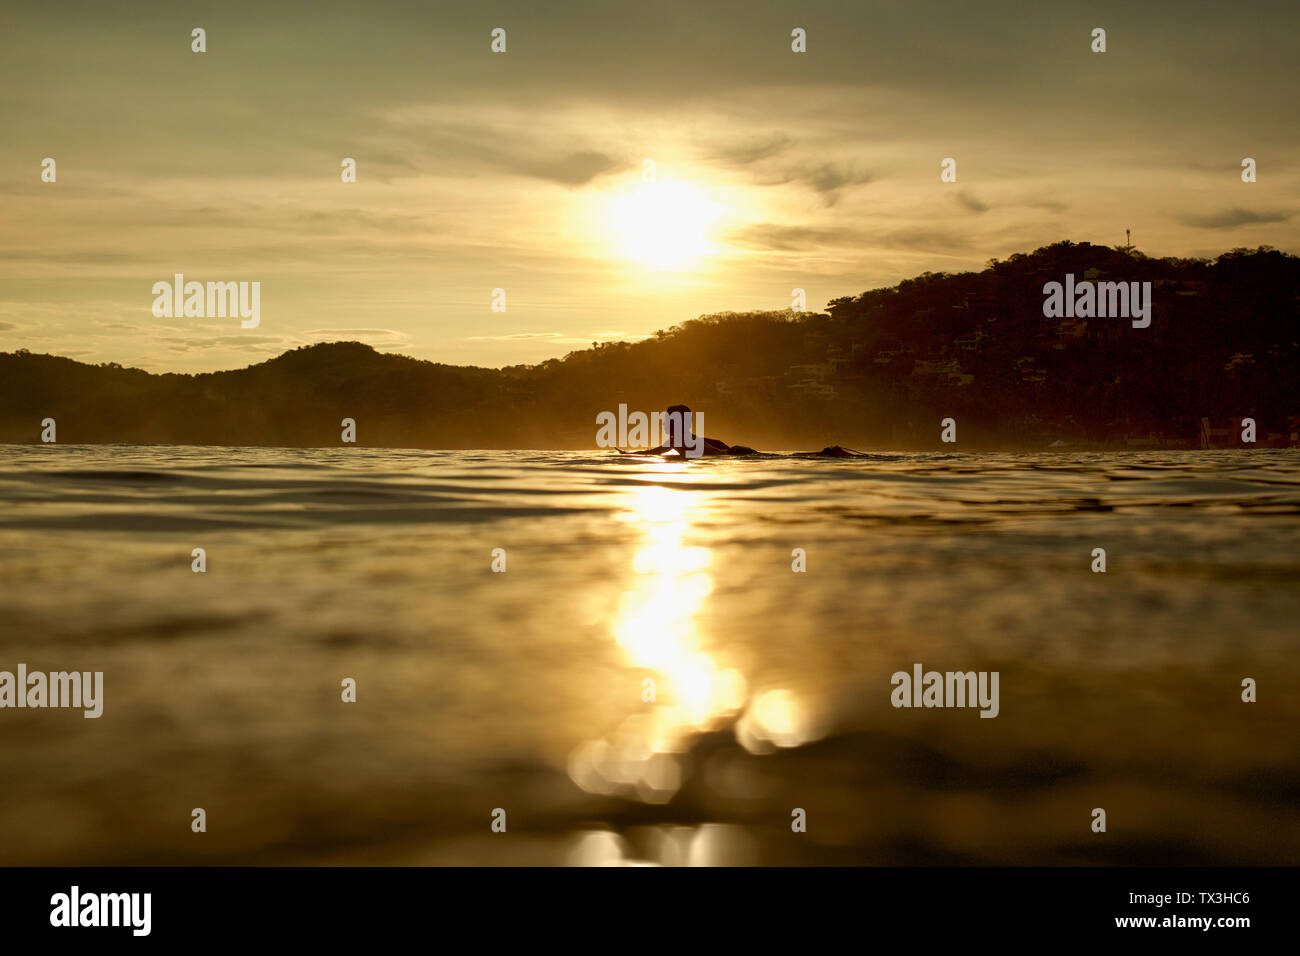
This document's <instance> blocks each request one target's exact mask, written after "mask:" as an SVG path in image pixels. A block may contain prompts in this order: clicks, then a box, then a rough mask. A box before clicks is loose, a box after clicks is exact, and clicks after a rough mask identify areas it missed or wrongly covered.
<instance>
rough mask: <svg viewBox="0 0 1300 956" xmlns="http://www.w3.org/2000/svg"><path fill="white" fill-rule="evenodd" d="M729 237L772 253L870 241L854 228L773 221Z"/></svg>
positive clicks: (743, 244) (731, 234)
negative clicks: (820, 226)
mask: <svg viewBox="0 0 1300 956" xmlns="http://www.w3.org/2000/svg"><path fill="white" fill-rule="evenodd" d="M727 239H728V240H729V241H730V242H732V243H734V244H735V245H738V246H742V247H745V248H749V249H761V250H766V251H770V252H798V251H801V250H807V249H808V248H809V247H825V246H839V245H853V244H863V243H866V242H867V241H868V240H867V237H866V236H865V235H863V234H862V233H861V232H858V231H857V230H854V229H844V228H838V227H836V228H817V227H815V226H782V225H779V224H777V223H772V222H763V223H758V224H756V225H753V226H747V227H745V228H744V229H738V230H736V231H735V232H732V233H730V234H729V235H728V236H727Z"/></svg>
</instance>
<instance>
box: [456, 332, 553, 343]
mask: <svg viewBox="0 0 1300 956" xmlns="http://www.w3.org/2000/svg"><path fill="white" fill-rule="evenodd" d="M465 338H466V340H467V341H470V342H521V341H526V340H528V339H562V338H564V333H563V332H512V333H510V334H509V335H467V336H465Z"/></svg>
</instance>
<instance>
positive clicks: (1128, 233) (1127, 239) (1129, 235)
mask: <svg viewBox="0 0 1300 956" xmlns="http://www.w3.org/2000/svg"><path fill="white" fill-rule="evenodd" d="M1124 251H1125V252H1132V251H1133V230H1131V229H1125V230H1124Z"/></svg>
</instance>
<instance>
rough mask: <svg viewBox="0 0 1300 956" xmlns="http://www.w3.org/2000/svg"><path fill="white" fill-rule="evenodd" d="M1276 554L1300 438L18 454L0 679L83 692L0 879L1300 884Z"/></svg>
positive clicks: (12, 825)
mask: <svg viewBox="0 0 1300 956" xmlns="http://www.w3.org/2000/svg"><path fill="white" fill-rule="evenodd" d="M1298 532H1300V453H1297V452H1295V451H1268V450H1260V451H1251V452H1228V451H1214V452H1163V453H1129V454H1108V453H1090V454H1070V453H1064V454H1054V453H1052V454H1048V453H1043V454H1032V455H1024V454H1017V455H1012V454H1007V455H993V454H982V455H965V454H879V455H873V456H870V457H868V458H863V459H853V460H802V459H792V458H779V457H773V458H762V459H753V460H725V459H707V460H700V461H694V462H678V463H671V462H663V461H657V460H647V459H637V458H620V457H617V456H608V455H603V454H595V453H577V452H514V453H508V452H426V451H414V450H376V449H365V448H356V449H352V448H349V449H346V450H324V449H309V450H294V449H261V448H197V447H168V446H63V445H57V446H13V445H10V446H0V670H7V671H11V672H12V671H15V670H16V668H17V665H18V664H19V663H24V664H26V665H27V668H28V670H29V671H70V670H77V671H102V672H103V674H104V692H103V715H102V717H100V718H98V719H86V718H85V717H83V715H82V713H81V711H79V710H55V709H26V708H24V709H11V708H5V709H0V784H2V785H0V863H3V864H61V863H76V864H114V863H117V864H197V863H208V864H244V863H254V864H261V863H270V864H280V863H285V864H290V863H293V864H300V863H307V864H313V863H321V864H340V863H355V864H371V863H390V864H441V863H482V864H507V863H515V864H545V863H566V862H571V863H610V862H649V863H669V864H683V863H692V864H706V865H707V864H732V863H750V862H755V863H760V864H763V863H773V864H809V863H832V864H898V863H1029V864H1073V863H1121V862H1122V863H1139V864H1141V863H1152V864H1156V863H1175V864H1180V863H1247V864H1249V863H1267V864H1294V863H1295V862H1296V861H1297V859H1300V743H1298V741H1300V736H1298V735H1297V728H1300V700H1298V698H1297V690H1300V681H1298V680H1297V678H1298V677H1300V663H1298V661H1300V654H1297V650H1298V647H1297V636H1298V630H1297V628H1298V623H1297V622H1300V586H1298V585H1300V557H1298V556H1300V551H1298V547H1297V546H1298V544H1300V536H1298ZM195 548H203V549H204V550H205V552H206V562H207V570H206V572H205V573H201V574H200V573H194V572H193V571H192V570H191V562H192V561H193V560H194V559H193V558H192V556H191V554H192V551H193V549H195ZM1096 548H1104V549H1105V552H1106V562H1107V570H1106V572H1105V573H1094V572H1093V571H1092V570H1091V566H1092V564H1093V561H1094V558H1093V550H1094V549H1096ZM494 549H503V550H504V560H505V568H506V570H505V572H504V573H494V571H493V570H492V564H493V560H494V558H493V552H494ZM795 549H802V553H803V556H804V558H803V560H804V561H805V563H806V571H804V572H802V573H796V572H794V571H793V570H792V562H794V561H795V560H796V558H795V557H794V553H795ZM917 663H919V664H921V665H923V667H924V669H925V670H932V669H933V670H938V671H969V670H975V671H989V672H993V671H996V672H997V673H998V675H999V707H998V715H997V716H996V717H995V718H991V719H990V718H981V717H980V716H979V710H978V709H972V708H895V707H893V706H892V705H891V691H892V690H893V686H892V684H891V675H893V674H894V673H895V672H897V671H905V672H908V673H910V672H911V671H912V669H913V665H914V664H917ZM346 678H351V679H353V680H354V681H355V682H356V701H355V702H354V703H353V702H344V701H343V700H342V699H341V686H342V682H343V681H344V680H345V679H346ZM1244 678H1253V679H1254V680H1255V681H1257V684H1258V686H1257V694H1258V700H1257V702H1255V703H1245V702H1243V701H1242V699H1241V694H1242V681H1243V679H1244ZM650 698H653V699H650ZM194 808H203V809H204V810H205V811H206V818H207V831H206V832H204V833H196V832H193V831H192V829H191V820H192V815H191V814H192V810H193V809H194ZM1094 808H1103V809H1104V810H1105V811H1106V819H1107V829H1106V832H1104V833H1097V832H1093V830H1092V828H1091V824H1092V822H1093V810H1094ZM798 810H802V811H803V815H804V817H805V818H806V832H794V831H793V830H792V826H791V823H792V820H793V819H795V818H796V817H797V816H798V814H797V813H796V811H798ZM495 811H503V813H504V820H505V832H494V831H493V829H492V823H493V819H494V812H495ZM495 817H496V818H497V819H500V818H501V817H502V814H501V813H496V814H495Z"/></svg>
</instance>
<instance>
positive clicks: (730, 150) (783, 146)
mask: <svg viewBox="0 0 1300 956" xmlns="http://www.w3.org/2000/svg"><path fill="white" fill-rule="evenodd" d="M793 142H794V140H793V139H792V138H791V137H789V136H787V135H785V134H784V133H773V134H772V135H771V136H765V137H753V138H750V139H747V140H743V141H737V142H733V143H730V144H727V145H724V146H718V147H714V149H713V151H712V153H711V154H710V156H709V158H710V159H712V160H714V161H715V162H721V163H726V164H728V165H731V166H749V165H752V164H754V163H758V162H762V161H763V160H765V159H771V158H772V157H773V156H778V155H780V154H781V153H784V152H785V151H786V150H787V149H789V148H790V144H791V143H793Z"/></svg>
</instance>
